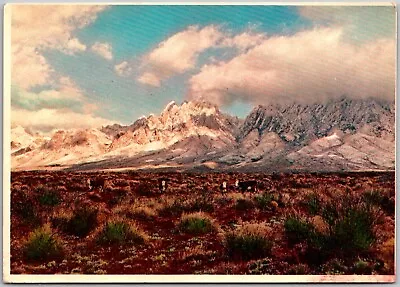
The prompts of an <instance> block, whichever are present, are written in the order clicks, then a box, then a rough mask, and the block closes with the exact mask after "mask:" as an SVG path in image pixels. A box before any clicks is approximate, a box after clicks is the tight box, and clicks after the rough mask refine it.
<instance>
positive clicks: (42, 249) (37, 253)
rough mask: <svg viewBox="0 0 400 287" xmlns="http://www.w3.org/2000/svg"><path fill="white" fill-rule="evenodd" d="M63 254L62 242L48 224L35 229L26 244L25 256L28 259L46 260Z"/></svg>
mask: <svg viewBox="0 0 400 287" xmlns="http://www.w3.org/2000/svg"><path fill="white" fill-rule="evenodd" d="M61 255H62V247H61V244H60V242H59V240H58V239H57V238H56V236H55V235H54V234H53V233H52V231H51V229H50V227H49V226H48V225H45V226H43V227H40V228H37V229H35V230H34V231H33V232H32V233H31V234H30V235H29V238H28V240H27V241H26V242H25V245H24V256H25V258H26V259H27V260H28V261H46V260H49V259H54V258H57V257H60V256H61Z"/></svg>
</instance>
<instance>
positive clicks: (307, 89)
mask: <svg viewBox="0 0 400 287" xmlns="http://www.w3.org/2000/svg"><path fill="white" fill-rule="evenodd" d="M395 44H396V40H395V9H394V7H392V6H375V7H329V6H328V7H327V6H324V7H321V6H318V7H317V6H307V7H306V6H301V7H296V6H111V7H107V6H83V5H76V6H74V5H68V6H53V5H46V6H43V5H35V6H33V5H30V6H29V5H15V6H12V8H11V53H12V55H11V82H12V83H11V84H12V87H11V101H12V122H13V125H22V126H24V127H30V128H33V129H35V130H42V131H50V130H52V129H57V128H77V127H84V128H86V127H99V126H101V125H104V124H108V123H114V122H118V123H122V124H130V123H132V122H133V121H134V120H136V119H137V118H138V117H140V116H141V115H148V114H149V113H154V114H158V113H160V112H161V111H162V109H163V108H164V107H165V105H166V104H167V103H168V102H170V101H171V100H175V101H176V102H178V103H180V102H182V101H184V100H193V99H195V100H206V101H209V102H212V103H215V104H217V105H218V106H220V107H221V109H222V110H223V111H226V112H229V113H231V114H235V115H238V116H240V117H243V116H245V115H246V114H247V113H248V112H249V111H250V110H251V108H252V107H253V106H255V105H258V104H271V103H272V104H273V103H287V102H293V101H295V102H303V103H304V102H315V101H326V100H329V99H334V98H338V97H342V96H348V97H353V98H368V97H376V98H381V99H387V100H394V89H395V47H396V46H395Z"/></svg>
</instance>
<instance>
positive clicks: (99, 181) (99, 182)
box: [87, 178, 105, 191]
mask: <svg viewBox="0 0 400 287" xmlns="http://www.w3.org/2000/svg"><path fill="white" fill-rule="evenodd" d="M87 183H88V184H89V190H90V191H92V190H94V189H96V188H97V189H99V190H100V191H103V189H104V183H105V180H104V178H96V179H90V178H88V180H87Z"/></svg>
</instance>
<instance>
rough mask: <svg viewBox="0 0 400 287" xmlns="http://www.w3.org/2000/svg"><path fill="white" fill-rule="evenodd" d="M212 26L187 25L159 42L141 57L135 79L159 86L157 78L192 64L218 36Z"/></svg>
mask: <svg viewBox="0 0 400 287" xmlns="http://www.w3.org/2000/svg"><path fill="white" fill-rule="evenodd" d="M222 36H223V35H222V33H221V32H220V31H219V29H218V28H217V27H215V26H207V27H204V28H200V27H198V26H190V27H188V28H187V29H186V30H184V31H181V32H179V33H177V34H175V35H173V36H171V37H170V38H168V39H167V40H165V41H163V42H161V43H160V44H159V45H158V47H157V48H155V49H154V50H153V51H151V52H150V53H149V54H148V55H147V56H146V57H145V59H144V61H143V69H144V72H143V74H142V75H141V76H140V77H139V79H138V81H139V82H141V83H144V84H148V85H153V86H159V85H160V83H161V81H163V80H165V79H167V78H169V77H171V76H173V75H175V74H181V73H183V72H185V71H187V70H190V69H192V68H194V67H195V65H196V61H197V57H198V55H199V54H200V53H201V52H203V51H205V50H206V49H208V48H210V47H212V46H213V45H215V44H216V43H217V41H218V40H220V39H221V38H222Z"/></svg>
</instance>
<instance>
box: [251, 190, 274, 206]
mask: <svg viewBox="0 0 400 287" xmlns="http://www.w3.org/2000/svg"><path fill="white" fill-rule="evenodd" d="M273 199H274V198H273V196H272V195H271V194H269V193H266V192H265V193H263V194H261V195H257V196H255V197H254V201H255V203H256V206H257V207H258V208H260V209H269V208H270V207H271V205H270V204H271V202H272V200H273Z"/></svg>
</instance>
